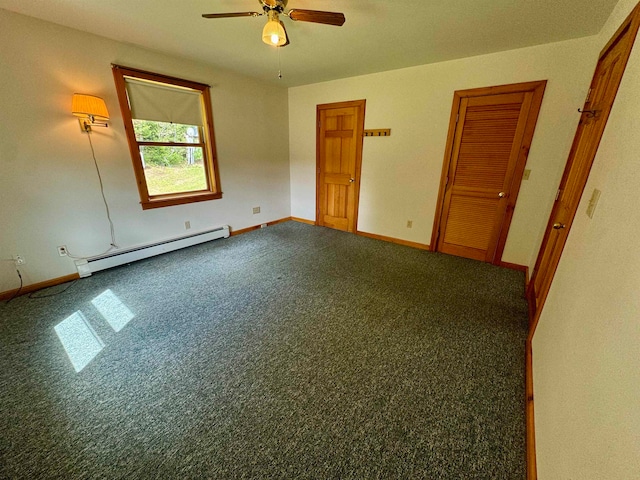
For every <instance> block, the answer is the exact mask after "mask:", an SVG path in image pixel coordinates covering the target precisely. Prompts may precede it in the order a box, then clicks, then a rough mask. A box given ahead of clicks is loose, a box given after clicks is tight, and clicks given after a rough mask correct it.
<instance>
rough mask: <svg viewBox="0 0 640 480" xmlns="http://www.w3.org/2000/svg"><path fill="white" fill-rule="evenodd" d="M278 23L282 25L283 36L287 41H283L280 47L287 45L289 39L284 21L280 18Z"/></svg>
mask: <svg viewBox="0 0 640 480" xmlns="http://www.w3.org/2000/svg"><path fill="white" fill-rule="evenodd" d="M280 25H282V29H283V30H284V37H285V38H286V39H287V41H286V42H285V43H284V45H281V46H282V47H286V46H287V45H289V44H290V43H291V42H290V41H289V34H288V33H287V29H286V28H284V23H282V20H280Z"/></svg>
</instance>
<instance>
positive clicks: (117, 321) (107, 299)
mask: <svg viewBox="0 0 640 480" xmlns="http://www.w3.org/2000/svg"><path fill="white" fill-rule="evenodd" d="M91 303H92V304H93V306H94V307H96V308H97V309H98V311H99V312H100V315H102V316H103V317H104V319H105V320H106V321H107V323H108V324H109V325H111V328H113V330H114V331H116V332H119V331H120V330H122V329H123V328H124V327H125V325H126V324H127V323H129V321H131V319H132V318H133V317H135V315H134V314H133V313H131V310H129V308H128V307H127V306H126V305H125V304H124V303H122V301H120V299H119V298H118V297H117V295H116V294H115V293H113V292H112V291H111V290H105V291H104V292H102V293H101V294H100V295H98V296H97V297H96V298H94V299H93V300H91Z"/></svg>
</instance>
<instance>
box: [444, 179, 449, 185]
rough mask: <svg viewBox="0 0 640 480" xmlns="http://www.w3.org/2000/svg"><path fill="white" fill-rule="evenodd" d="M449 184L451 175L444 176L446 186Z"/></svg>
mask: <svg viewBox="0 0 640 480" xmlns="http://www.w3.org/2000/svg"><path fill="white" fill-rule="evenodd" d="M447 185H449V177H445V178H444V186H445V187H446V186H447Z"/></svg>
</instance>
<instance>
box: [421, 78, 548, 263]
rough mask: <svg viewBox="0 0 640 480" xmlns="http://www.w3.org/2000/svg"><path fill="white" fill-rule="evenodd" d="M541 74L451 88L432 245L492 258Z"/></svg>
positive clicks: (512, 200)
mask: <svg viewBox="0 0 640 480" xmlns="http://www.w3.org/2000/svg"><path fill="white" fill-rule="evenodd" d="M545 85H546V81H540V82H528V83H524V84H516V85H504V86H499V87H490V88H481V89H474V90H465V91H458V92H455V94H454V106H453V109H452V120H451V124H450V128H449V139H448V141H447V153H446V156H445V162H444V165H443V171H442V175H443V178H442V180H441V184H440V194H439V200H438V207H437V212H436V222H435V225H434V238H432V243H431V244H432V245H435V246H436V250H437V251H439V252H443V253H449V254H453V255H459V256H462V257H467V258H473V259H476V260H482V261H485V262H492V263H500V261H501V258H502V252H503V250H504V244H505V243H506V239H507V233H508V231H509V225H510V223H511V218H512V216H513V210H514V208H515V204H516V199H517V196H518V191H519V189H520V182H521V180H522V174H523V172H524V166H525V164H526V161H527V155H528V153H529V147H530V145H531V140H532V138H533V132H534V129H535V124H536V120H537V118H538V112H539V110H540V104H541V102H542V96H543V94H544V88H545Z"/></svg>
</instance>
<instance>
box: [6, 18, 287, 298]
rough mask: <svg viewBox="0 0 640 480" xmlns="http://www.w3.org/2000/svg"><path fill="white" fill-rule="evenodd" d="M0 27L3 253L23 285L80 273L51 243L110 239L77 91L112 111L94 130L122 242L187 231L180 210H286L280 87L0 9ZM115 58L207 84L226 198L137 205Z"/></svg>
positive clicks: (200, 222)
mask: <svg viewBox="0 0 640 480" xmlns="http://www.w3.org/2000/svg"><path fill="white" fill-rule="evenodd" d="M0 32H2V41H1V42H0V65H2V71H1V74H0V105H1V106H2V107H1V112H2V113H1V115H2V121H1V122H0V172H1V173H0V232H1V234H0V259H3V260H6V259H8V258H11V255H12V254H21V255H23V256H24V257H25V258H26V260H27V264H26V265H25V266H24V267H23V268H22V273H23V277H24V279H25V283H26V284H31V283H36V282H40V281H44V280H48V279H51V278H55V277H59V276H63V275H67V274H70V273H74V272H75V271H76V270H75V266H74V264H73V262H72V261H71V259H69V258H64V257H59V256H58V253H57V251H56V246H57V245H67V247H68V248H69V250H70V251H71V252H77V253H80V254H83V255H92V254H96V253H100V252H102V251H104V250H105V249H106V248H107V247H108V245H109V242H110V237H109V227H108V223H107V220H106V217H105V213H104V206H103V204H102V199H101V197H100V191H99V186H98V181H97V177H96V172H95V167H94V166H93V161H92V159H91V152H90V149H89V144H88V142H87V136H86V135H84V134H82V133H81V132H80V128H79V126H78V122H77V120H76V119H75V117H73V116H72V115H71V113H70V109H71V98H72V95H73V93H74V92H79V93H89V94H94V95H98V96H101V97H103V98H104V99H105V100H106V103H107V107H108V108H109V112H110V114H111V124H110V127H109V128H108V129H100V128H96V129H94V133H93V136H92V138H93V141H94V145H95V150H96V156H97V159H98V162H99V165H100V167H101V171H102V175H103V179H104V184H105V193H106V196H107V199H108V201H109V205H110V207H111V212H112V217H113V221H114V223H115V230H116V236H117V238H116V239H117V241H118V243H119V244H120V246H121V247H126V246H130V245H136V244H141V243H146V242H152V241H157V240H161V239H166V238H171V237H173V236H177V235H183V234H185V233H186V231H185V226H184V222H185V221H186V220H189V221H190V222H191V230H190V232H195V231H198V230H204V229H207V228H209V227H216V226H219V225H223V224H229V225H231V226H232V227H233V228H235V229H240V228H244V227H248V226H252V225H256V224H259V223H263V222H267V221H270V220H275V219H279V218H283V217H288V216H289V215H290V204H289V201H290V193H289V154H288V123H287V91H286V89H284V88H277V87H273V86H266V85H263V84H261V83H259V82H257V81H254V80H251V79H248V78H245V77H241V76H238V75H235V74H231V73H228V72H226V71H224V70H220V69H216V68H213V67H211V66H206V65H202V64H198V63H195V62H193V61H188V60H185V59H179V58H173V57H170V56H166V55H163V54H159V53H157V52H153V51H149V50H144V49H141V48H137V47H133V46H131V45H126V44H123V43H119V42H115V41H112V40H108V39H105V38H102V37H97V36H93V35H90V34H87V33H83V32H80V31H77V30H72V29H69V28H65V27H61V26H58V25H55V24H52V23H48V22H43V21H40V20H36V19H33V18H30V17H26V16H22V15H17V14H14V13H10V12H7V11H5V10H0ZM211 48H215V47H214V46H213V45H212V47H211ZM111 63H118V64H122V65H126V66H131V67H136V68H142V69H146V70H151V71H155V72H158V73H164V74H168V75H174V76H178V77H183V78H187V79H189V80H195V81H199V82H203V83H208V84H210V85H211V86H212V88H211V95H212V103H213V116H214V126H215V133H216V142H217V150H218V157H219V168H220V177H221V184H222V190H223V192H224V198H223V199H221V200H215V201H209V202H201V203H195V204H189V205H181V206H175V207H167V208H159V209H153V210H146V211H143V210H142V208H141V207H140V205H139V202H140V200H139V196H138V193H137V188H136V182H135V177H134V173H133V167H132V164H131V159H130V156H129V152H128V147H127V141H126V137H125V134H124V127H123V124H122V119H121V116H120V111H119V108H118V103H117V97H116V92H115V87H114V83H113V77H112V74H111V66H110V64H111ZM254 206H260V207H261V212H262V213H261V214H259V215H253V214H252V207H254ZM17 286H18V278H17V276H16V272H15V270H14V269H13V264H12V263H11V262H8V261H2V262H0V292H2V291H6V290H9V289H12V288H17Z"/></svg>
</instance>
